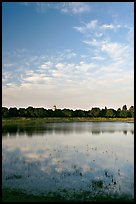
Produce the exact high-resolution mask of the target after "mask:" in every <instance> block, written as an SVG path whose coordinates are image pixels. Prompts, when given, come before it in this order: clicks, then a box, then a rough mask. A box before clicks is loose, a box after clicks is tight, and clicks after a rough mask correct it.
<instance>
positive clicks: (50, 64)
mask: <svg viewBox="0 0 136 204" xmlns="http://www.w3.org/2000/svg"><path fill="white" fill-rule="evenodd" d="M52 65H53V63H52V62H51V61H48V62H45V63H44V64H41V65H40V66H39V68H42V69H46V68H48V69H49V68H50V67H52Z"/></svg>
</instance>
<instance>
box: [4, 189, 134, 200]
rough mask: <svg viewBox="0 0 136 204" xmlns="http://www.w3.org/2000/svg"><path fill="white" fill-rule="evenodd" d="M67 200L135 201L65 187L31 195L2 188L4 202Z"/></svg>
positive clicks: (123, 196) (124, 196)
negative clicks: (55, 191) (43, 193)
mask: <svg viewBox="0 0 136 204" xmlns="http://www.w3.org/2000/svg"><path fill="white" fill-rule="evenodd" d="M65 201H69V202H71V201H75V202H76V201H91V202H99V201H101V202H109V201H110V202H134V199H132V198H129V197H128V196H127V195H120V196H119V195H114V196H113V195H104V194H97V195H94V194H93V195H92V194H91V193H90V192H87V191H82V192H74V193H69V192H68V191H66V190H65V189H63V190H61V191H60V193H53V192H49V193H47V194H45V195H39V196H38V195H32V194H31V195H30V194H27V193H25V192H22V191H21V190H16V189H8V188H4V189H3V190H2V202H65Z"/></svg>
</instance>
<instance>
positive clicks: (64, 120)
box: [2, 117, 134, 125]
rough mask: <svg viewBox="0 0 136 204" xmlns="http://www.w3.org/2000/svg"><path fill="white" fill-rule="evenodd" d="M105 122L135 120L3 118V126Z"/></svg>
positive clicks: (132, 119)
mask: <svg viewBox="0 0 136 204" xmlns="http://www.w3.org/2000/svg"><path fill="white" fill-rule="evenodd" d="M93 121H94V122H97V121H98V122H104V121H132V122H133V121H134V118H102V117H98V118H93V117H75V118H72V117H69V118H66V117H52V118H24V117H22V118H19V117H18V118H17V117H16V118H2V124H3V125H4V124H5V123H7V122H8V123H19V122H21V123H26V122H39V123H40V122H93Z"/></svg>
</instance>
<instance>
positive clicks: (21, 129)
mask: <svg viewBox="0 0 136 204" xmlns="http://www.w3.org/2000/svg"><path fill="white" fill-rule="evenodd" d="M2 186H3V187H9V188H11V189H12V188H16V189H21V190H24V191H26V192H27V193H33V194H35V195H43V194H46V193H49V192H59V193H61V194H63V195H64V194H66V193H67V194H69V195H68V196H69V200H70V195H73V193H75V192H81V193H82V192H88V194H90V195H92V196H97V195H111V196H113V197H114V196H122V195H124V196H128V197H129V198H130V199H131V198H132V199H133V198H134V123H133V122H119V121H118V122H61V123H57V122H54V123H42V124H36V123H34V124H33V123H31V124H29V123H28V124H25V125H19V124H14V125H5V126H3V128H2Z"/></svg>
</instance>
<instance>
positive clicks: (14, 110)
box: [8, 107, 18, 117]
mask: <svg viewBox="0 0 136 204" xmlns="http://www.w3.org/2000/svg"><path fill="white" fill-rule="evenodd" d="M8 116H9V117H18V110H17V108H16V107H15V108H10V109H9V114H8Z"/></svg>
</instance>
